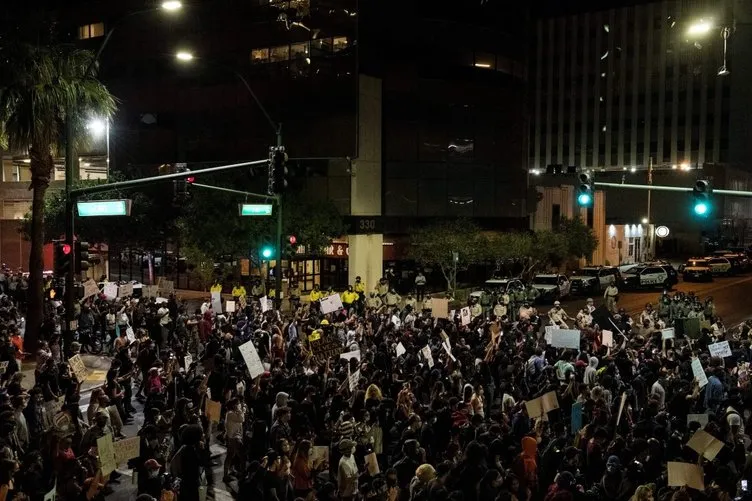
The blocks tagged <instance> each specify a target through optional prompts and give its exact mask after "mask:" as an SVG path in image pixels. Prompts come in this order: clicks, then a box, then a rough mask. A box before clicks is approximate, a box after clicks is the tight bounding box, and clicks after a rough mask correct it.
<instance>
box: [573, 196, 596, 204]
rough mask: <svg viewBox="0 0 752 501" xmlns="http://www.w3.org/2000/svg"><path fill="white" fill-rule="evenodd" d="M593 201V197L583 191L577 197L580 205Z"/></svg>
mask: <svg viewBox="0 0 752 501" xmlns="http://www.w3.org/2000/svg"><path fill="white" fill-rule="evenodd" d="M592 201H593V197H591V196H590V194H589V193H581V194H580V196H578V197H577V203H578V204H580V205H590V203H591V202H592Z"/></svg>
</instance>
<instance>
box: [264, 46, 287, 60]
mask: <svg viewBox="0 0 752 501" xmlns="http://www.w3.org/2000/svg"><path fill="white" fill-rule="evenodd" d="M288 59H290V46H289V45H281V46H279V47H272V48H271V49H270V52H269V60H270V61H271V62H273V63H276V62H279V61H287V60H288Z"/></svg>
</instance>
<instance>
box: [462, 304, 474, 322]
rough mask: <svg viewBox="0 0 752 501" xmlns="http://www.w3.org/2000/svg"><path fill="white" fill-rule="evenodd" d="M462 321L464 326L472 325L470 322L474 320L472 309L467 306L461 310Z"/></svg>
mask: <svg viewBox="0 0 752 501" xmlns="http://www.w3.org/2000/svg"><path fill="white" fill-rule="evenodd" d="M460 320H461V321H462V325H470V320H472V314H471V313H470V307H469V306H465V307H464V308H462V309H461V310H460Z"/></svg>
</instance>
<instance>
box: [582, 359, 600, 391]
mask: <svg viewBox="0 0 752 501" xmlns="http://www.w3.org/2000/svg"><path fill="white" fill-rule="evenodd" d="M597 371H598V357H590V361H589V363H588V366H587V367H586V368H585V376H584V378H583V382H584V383H585V384H588V385H590V386H593V385H594V384H595V377H596V374H597Z"/></svg>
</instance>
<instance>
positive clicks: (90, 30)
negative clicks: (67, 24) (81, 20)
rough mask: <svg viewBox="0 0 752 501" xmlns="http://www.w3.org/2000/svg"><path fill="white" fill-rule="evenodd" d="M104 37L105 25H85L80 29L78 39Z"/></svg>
mask: <svg viewBox="0 0 752 501" xmlns="http://www.w3.org/2000/svg"><path fill="white" fill-rule="evenodd" d="M102 36H104V23H93V24H85V25H83V26H79V27H78V39H79V40H85V39H87V38H97V37H102Z"/></svg>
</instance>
